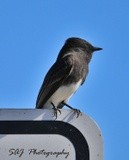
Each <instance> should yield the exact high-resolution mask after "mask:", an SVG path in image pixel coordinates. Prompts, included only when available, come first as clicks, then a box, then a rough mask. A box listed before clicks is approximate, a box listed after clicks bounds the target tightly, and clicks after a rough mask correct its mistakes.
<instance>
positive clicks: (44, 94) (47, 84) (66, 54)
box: [36, 37, 102, 118]
mask: <svg viewBox="0 0 129 160" xmlns="http://www.w3.org/2000/svg"><path fill="white" fill-rule="evenodd" d="M99 50H102V48H100V47H95V46H93V45H92V44H90V43H89V42H88V41H86V40H85V39H82V38H79V37H70V38H68V39H67V40H66V41H65V43H64V45H63V47H62V48H61V50H60V51H59V54H58V56H57V59H56V61H55V63H54V64H53V65H52V67H51V68H50V69H49V70H48V72H47V74H46V76H45V78H44V80H43V83H42V85H41V88H40V90H39V93H38V96H37V100H36V109H45V108H47V109H53V110H54V116H56V118H57V112H60V114H61V109H62V108H63V107H64V106H67V107H69V108H70V109H73V110H74V111H75V112H76V113H77V117H78V116H79V114H80V110H79V109H76V108H73V107H71V106H70V105H68V104H67V102H68V100H69V99H70V98H71V96H72V95H73V94H74V93H75V92H76V91H77V90H78V88H79V87H80V86H81V85H83V84H84V82H85V80H86V77H87V75H88V72H89V62H90V60H91V58H92V55H93V53H94V52H95V51H99Z"/></svg>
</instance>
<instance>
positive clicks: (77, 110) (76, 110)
mask: <svg viewBox="0 0 129 160" xmlns="http://www.w3.org/2000/svg"><path fill="white" fill-rule="evenodd" d="M62 104H63V105H65V106H67V107H68V108H70V109H72V110H73V111H74V113H75V114H77V118H78V117H79V116H80V115H82V113H81V111H80V110H79V109H76V108H73V107H71V106H70V105H68V104H67V103H65V102H62Z"/></svg>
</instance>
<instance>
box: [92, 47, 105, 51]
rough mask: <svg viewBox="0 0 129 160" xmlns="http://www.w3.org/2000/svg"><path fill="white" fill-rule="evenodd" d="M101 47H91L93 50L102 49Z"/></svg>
mask: <svg viewBox="0 0 129 160" xmlns="http://www.w3.org/2000/svg"><path fill="white" fill-rule="evenodd" d="M102 49H103V48H100V47H94V48H93V51H100V50H102Z"/></svg>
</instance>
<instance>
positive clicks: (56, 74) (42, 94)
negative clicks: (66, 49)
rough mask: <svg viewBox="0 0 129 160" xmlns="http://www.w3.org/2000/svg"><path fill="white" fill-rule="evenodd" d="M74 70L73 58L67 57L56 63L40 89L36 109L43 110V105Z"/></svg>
mask: <svg viewBox="0 0 129 160" xmlns="http://www.w3.org/2000/svg"><path fill="white" fill-rule="evenodd" d="M72 68H73V56H72V55H67V56H65V57H64V58H62V59H60V60H58V61H56V62H55V63H54V65H53V66H52V67H51V68H50V70H49V71H48V73H47V75H46V77H45V79H44V82H43V84H42V86H41V88H40V91H39V94H38V97H37V101H36V108H43V105H44V104H45V103H46V102H47V100H48V99H49V98H50V97H51V96H52V95H53V93H54V92H55V91H56V90H57V89H58V88H59V87H60V86H61V85H62V84H63V82H64V81H65V80H66V79H67V77H68V76H69V74H70V72H71V71H72Z"/></svg>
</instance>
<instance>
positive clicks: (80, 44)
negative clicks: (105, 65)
mask: <svg viewBox="0 0 129 160" xmlns="http://www.w3.org/2000/svg"><path fill="white" fill-rule="evenodd" d="M99 50H102V48H100V47H94V46H93V45H91V44H90V43H89V42H87V41H86V40H84V39H81V38H77V37H71V38H68V39H67V40H66V42H65V44H64V46H63V47H62V49H61V50H60V53H59V57H63V56H64V55H65V54H67V53H69V52H76V53H77V52H78V53H80V51H82V53H83V54H86V56H87V58H89V61H90V59H91V57H92V53H93V52H95V51H99Z"/></svg>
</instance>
